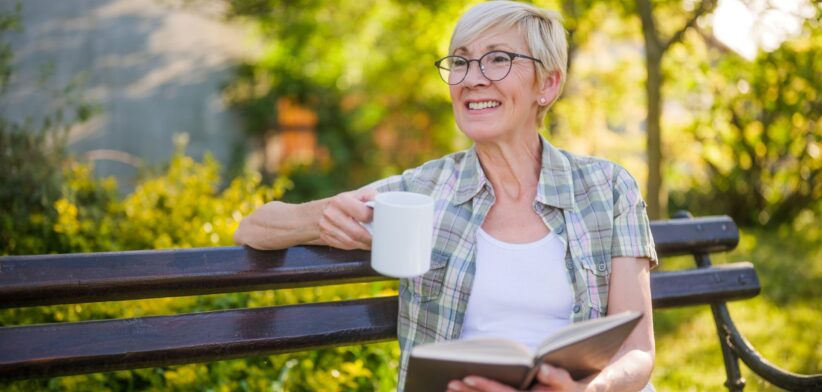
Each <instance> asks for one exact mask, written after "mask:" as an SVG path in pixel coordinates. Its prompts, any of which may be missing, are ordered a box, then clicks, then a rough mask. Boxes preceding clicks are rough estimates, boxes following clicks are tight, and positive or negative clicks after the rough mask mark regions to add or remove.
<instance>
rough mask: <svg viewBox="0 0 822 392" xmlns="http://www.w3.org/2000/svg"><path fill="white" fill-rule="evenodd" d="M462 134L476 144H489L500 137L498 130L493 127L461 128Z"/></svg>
mask: <svg viewBox="0 0 822 392" xmlns="http://www.w3.org/2000/svg"><path fill="white" fill-rule="evenodd" d="M460 130H462V133H463V134H464V135H465V136H467V137H468V138H469V139H471V140H473V141H474V142H487V141H492V140H496V139H498V138H499V137H500V132H499V130H498V128H496V129H495V128H492V127H460Z"/></svg>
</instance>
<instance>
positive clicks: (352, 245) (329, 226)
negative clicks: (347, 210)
mask: <svg viewBox="0 0 822 392" xmlns="http://www.w3.org/2000/svg"><path fill="white" fill-rule="evenodd" d="M335 214H337V213H336V212H334V211H330V210H329V211H323V217H322V218H321V219H320V222H319V227H320V238H321V239H322V240H323V242H325V243H326V244H327V245H329V246H333V247H335V248H340V249H346V250H350V249H357V248H362V249H368V247H369V244H364V243H362V242H360V241H357V240H356V239H355V238H352V237H351V235H349V233H346V232H345V229H343V228H340V227H339V226H338V225H337V224H336V221H335V220H336V219H338V218H336V217H335ZM346 219H350V218H346Z"/></svg>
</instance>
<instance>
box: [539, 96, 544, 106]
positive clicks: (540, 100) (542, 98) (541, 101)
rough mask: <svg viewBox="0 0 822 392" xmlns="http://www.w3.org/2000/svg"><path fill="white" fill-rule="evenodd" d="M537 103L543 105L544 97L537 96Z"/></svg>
mask: <svg viewBox="0 0 822 392" xmlns="http://www.w3.org/2000/svg"><path fill="white" fill-rule="evenodd" d="M539 104H540V105H542V106H545V97H539Z"/></svg>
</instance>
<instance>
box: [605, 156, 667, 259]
mask: <svg viewBox="0 0 822 392" xmlns="http://www.w3.org/2000/svg"><path fill="white" fill-rule="evenodd" d="M616 170H617V172H616V173H615V174H616V175H615V176H614V184H613V191H614V230H613V239H612V243H611V257H644V258H648V259H649V260H650V261H651V268H652V269H653V268H656V267H657V266H658V265H659V260H658V259H657V254H656V248H655V246H654V238H653V235H652V234H651V226H650V223H649V222H648V214H647V212H646V210H645V200H643V199H642V195H641V194H640V192H639V187H638V186H637V184H636V180H634V178H633V177H632V176H631V174H630V173H628V171H627V170H625V169H624V168H621V167H619V166H617V169H616Z"/></svg>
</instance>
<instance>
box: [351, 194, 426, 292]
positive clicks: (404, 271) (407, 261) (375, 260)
mask: <svg viewBox="0 0 822 392" xmlns="http://www.w3.org/2000/svg"><path fill="white" fill-rule="evenodd" d="M366 205H368V206H369V207H371V208H373V209H374V220H373V221H372V222H371V223H361V224H362V225H363V226H364V227H365V228H366V229H367V230H368V232H369V233H371V236H372V238H373V239H372V241H371V268H373V269H374V270H375V271H377V272H379V273H380V274H382V275H385V276H391V277H394V278H410V277H413V276H419V275H422V274H424V273H426V272H428V270H429V269H431V241H432V238H431V237H432V236H433V232H434V199H433V198H431V196H427V195H423V194H419V193H412V192H384V193H380V194H378V195H377V197H376V198H375V199H374V200H373V201H369V202H368V203H366Z"/></svg>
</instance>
